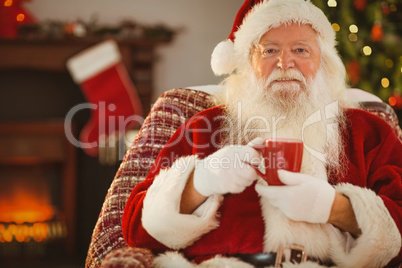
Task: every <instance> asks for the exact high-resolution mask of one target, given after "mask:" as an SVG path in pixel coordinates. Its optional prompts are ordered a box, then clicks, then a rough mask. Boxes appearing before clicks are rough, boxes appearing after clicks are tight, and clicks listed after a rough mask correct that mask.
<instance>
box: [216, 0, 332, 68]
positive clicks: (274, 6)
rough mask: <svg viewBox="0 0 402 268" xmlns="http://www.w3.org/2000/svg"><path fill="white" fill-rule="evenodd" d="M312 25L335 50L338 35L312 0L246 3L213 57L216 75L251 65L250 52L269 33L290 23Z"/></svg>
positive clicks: (274, 0) (262, 0)
mask: <svg viewBox="0 0 402 268" xmlns="http://www.w3.org/2000/svg"><path fill="white" fill-rule="evenodd" d="M292 22H296V23H300V24H310V25H311V26H312V27H313V29H314V30H315V31H317V33H318V35H319V37H320V39H321V40H322V41H323V42H324V45H328V46H330V47H332V48H333V47H335V32H334V30H333V28H332V26H331V24H330V22H329V21H328V19H327V17H326V16H325V14H324V13H323V12H322V11H321V10H320V9H319V8H317V7H316V6H314V5H313V4H312V3H311V2H310V0H246V1H245V2H244V4H243V5H242V7H241V8H240V10H239V12H238V13H237V16H236V19H235V22H234V25H233V28H232V32H231V33H230V35H229V37H228V39H227V40H225V41H222V42H220V43H219V44H218V45H217V46H216V47H215V49H214V51H213V53H212V57H211V67H212V70H213V72H214V73H215V74H216V75H224V74H230V73H232V72H233V71H234V70H235V69H239V67H240V66H245V65H246V64H248V62H249V59H250V52H251V49H252V48H253V46H254V45H256V44H258V42H259V40H260V38H261V36H262V35H264V34H265V33H266V32H267V31H268V30H269V29H271V28H275V27H278V26H280V25H281V24H287V23H292Z"/></svg>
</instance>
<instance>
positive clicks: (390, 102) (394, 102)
mask: <svg viewBox="0 0 402 268" xmlns="http://www.w3.org/2000/svg"><path fill="white" fill-rule="evenodd" d="M388 103H389V105H391V106H395V105H396V98H395V97H389V99H388Z"/></svg>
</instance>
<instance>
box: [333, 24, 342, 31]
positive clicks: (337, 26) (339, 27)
mask: <svg viewBox="0 0 402 268" xmlns="http://www.w3.org/2000/svg"><path fill="white" fill-rule="evenodd" d="M332 28H333V29H334V31H335V32H339V31H340V30H341V26H339V24H338V23H332Z"/></svg>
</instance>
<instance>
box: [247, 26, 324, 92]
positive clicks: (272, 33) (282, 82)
mask: <svg viewBox="0 0 402 268" xmlns="http://www.w3.org/2000/svg"><path fill="white" fill-rule="evenodd" d="M320 62H321V53H320V48H319V44H318V40H317V33H316V32H315V31H314V30H313V28H311V26H310V25H306V24H301V25H299V24H297V23H292V24H290V25H287V26H286V25H281V26H279V27H277V28H273V29H271V30H269V31H268V32H267V33H265V34H264V35H263V36H262V37H261V40H260V42H259V43H258V45H257V46H256V47H255V48H254V51H253V54H252V63H251V64H252V67H253V69H254V72H255V74H256V76H257V77H258V78H262V79H264V80H267V81H269V80H270V79H269V78H270V75H271V74H273V73H275V72H276V71H292V70H295V71H298V72H299V73H300V74H301V75H302V76H303V77H304V80H305V81H307V82H308V81H311V80H312V79H313V78H314V77H315V75H316V73H317V71H318V69H319V67H320ZM282 73H283V72H282ZM285 73H286V72H285ZM283 76H284V77H285V78H284V77H283ZM273 77H274V78H272V76H271V79H273V80H272V81H271V82H270V83H269V84H268V85H267V86H268V89H269V88H271V87H272V86H275V87H276V88H278V87H279V88H281V87H287V86H294V85H295V83H296V84H298V86H299V87H302V88H304V86H305V85H303V82H302V81H301V79H300V78H299V77H298V76H297V75H295V76H293V75H290V76H289V77H288V75H281V77H280V78H275V77H276V76H275V75H273Z"/></svg>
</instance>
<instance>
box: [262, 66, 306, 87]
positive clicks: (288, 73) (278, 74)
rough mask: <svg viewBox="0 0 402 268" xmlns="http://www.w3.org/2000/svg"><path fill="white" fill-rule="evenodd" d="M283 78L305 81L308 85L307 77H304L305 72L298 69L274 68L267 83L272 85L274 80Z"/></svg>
mask: <svg viewBox="0 0 402 268" xmlns="http://www.w3.org/2000/svg"><path fill="white" fill-rule="evenodd" d="M283 80H296V81H299V82H301V83H303V84H304V85H307V81H306V78H304V76H303V74H302V73H301V72H300V71H298V70H296V69H287V70H282V69H274V70H273V71H272V73H271V74H270V75H269V77H268V79H267V83H266V85H270V84H271V83H272V82H275V81H283Z"/></svg>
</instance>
